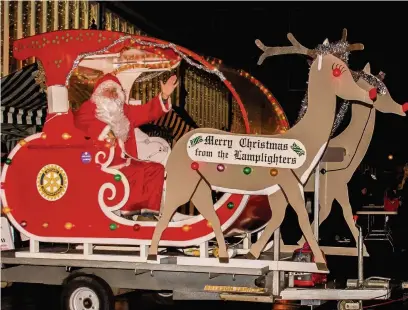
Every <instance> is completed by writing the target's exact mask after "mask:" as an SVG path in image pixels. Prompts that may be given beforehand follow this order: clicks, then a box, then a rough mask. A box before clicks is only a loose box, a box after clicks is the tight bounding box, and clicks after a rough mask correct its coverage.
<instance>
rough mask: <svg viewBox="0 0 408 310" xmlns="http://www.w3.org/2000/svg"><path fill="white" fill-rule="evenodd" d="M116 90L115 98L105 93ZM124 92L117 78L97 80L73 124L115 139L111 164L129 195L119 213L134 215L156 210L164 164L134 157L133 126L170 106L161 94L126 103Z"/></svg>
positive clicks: (101, 137)
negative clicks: (128, 189) (118, 173)
mask: <svg viewBox="0 0 408 310" xmlns="http://www.w3.org/2000/svg"><path fill="white" fill-rule="evenodd" d="M112 89H114V90H116V94H117V96H116V97H117V98H114V99H113V98H109V97H107V96H106V91H107V90H112ZM125 98H126V96H125V93H124V91H123V88H122V86H121V84H120V82H119V80H118V79H117V78H116V77H115V76H114V75H112V74H107V75H105V76H104V77H102V78H101V79H99V80H98V81H97V83H96V84H95V88H94V91H93V93H92V96H91V98H90V99H89V100H88V101H85V102H84V103H83V104H82V105H81V107H80V108H79V110H77V111H76V112H74V120H75V126H76V127H77V128H79V129H80V130H82V131H83V132H84V133H85V134H86V135H87V136H89V137H90V138H91V139H94V140H99V141H104V140H109V139H110V138H111V137H112V133H113V135H114V137H115V138H116V142H117V143H116V146H115V156H114V159H113V161H112V163H111V165H110V167H117V168H118V169H120V171H121V172H122V173H123V174H124V175H125V176H126V178H127V180H128V182H129V185H130V196H129V200H128V202H127V203H126V205H125V206H124V207H123V208H122V209H121V211H122V214H135V213H137V211H140V210H141V209H148V210H151V211H155V212H159V210H160V203H161V198H162V193H163V183H164V167H163V165H161V164H159V163H155V162H146V161H138V160H137V147H136V137H135V131H134V128H137V127H139V126H141V125H144V124H147V123H150V122H152V121H155V120H157V119H159V118H160V117H161V116H163V115H164V114H165V113H166V112H168V111H169V110H170V109H171V102H170V98H169V100H168V101H167V102H164V101H163V100H162V98H161V94H159V95H158V96H157V97H155V98H153V99H152V100H151V101H149V102H147V103H146V104H143V105H138V106H133V105H129V104H125V100H126V99H125Z"/></svg>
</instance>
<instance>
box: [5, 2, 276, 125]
mask: <svg viewBox="0 0 408 310" xmlns="http://www.w3.org/2000/svg"><path fill="white" fill-rule="evenodd" d="M98 6H99V4H98V3H97V2H92V1H68V0H61V1H51V0H44V1H35V2H34V4H33V3H31V2H30V1H16V2H13V3H10V5H9V11H8V17H9V18H8V25H7V26H9V29H10V30H9V33H10V37H9V38H7V39H8V45H9V46H12V44H13V41H14V40H16V39H18V38H20V37H25V36H30V35H34V34H37V33H42V32H49V31H54V30H62V29H78V28H79V29H88V28H89V26H90V25H91V21H92V19H94V20H95V23H96V24H99V23H100V22H101V21H99V20H98V10H99V7H98ZM104 19H105V21H104V22H105V25H104V26H105V29H106V30H111V31H121V32H127V33H129V34H137V35H144V33H141V31H140V30H138V29H137V27H135V25H133V24H131V23H129V22H127V21H126V20H124V19H122V18H120V17H119V16H117V15H115V14H114V13H112V12H110V11H109V10H106V11H105V16H104ZM3 22H5V21H3ZM33 22H34V25H33ZM2 26H3V27H1V28H2V37H1V39H2V43H3V41H4V39H5V38H4V35H3V28H4V26H5V24H3V25H2ZM34 61H35V60H34V59H29V60H26V61H24V62H18V61H17V60H15V59H14V58H13V57H12V52H11V49H10V48H9V64H10V66H9V70H8V71H9V72H13V71H15V70H17V69H19V68H21V67H23V66H25V65H28V64H31V63H33V62H34ZM210 63H212V64H213V65H220V64H222V61H221V60H219V59H215V58H214V59H211V60H210ZM2 69H3V67H2ZM2 71H3V70H2ZM39 71H41V67H40V70H39ZM4 73H5V72H2V74H3V75H4ZM174 73H176V74H178V75H179V74H180V72H179V69H177V70H176V71H172V72H164V73H162V74H160V75H159V76H156V77H152V78H149V79H146V80H143V81H139V82H138V83H135V85H134V87H133V90H132V97H134V98H135V99H137V100H141V101H142V102H147V101H148V100H150V99H151V98H153V97H154V96H155V95H157V93H158V92H159V91H160V80H166V79H167V78H168V77H169V76H170V75H171V74H174ZM41 75H42V74H37V77H36V79H37V81H38V82H40V83H42V84H44V78H43V77H41ZM184 80H185V83H184V84H185V90H186V92H187V97H186V104H185V109H186V111H187V112H188V113H189V115H190V116H191V117H192V118H193V120H194V121H195V122H196V123H197V125H198V126H200V127H213V128H219V129H225V128H227V127H228V124H229V123H230V120H229V108H228V107H229V91H228V89H227V88H226V87H225V85H224V84H223V83H222V82H221V81H219V80H218V79H214V77H213V76H212V75H211V74H209V73H207V72H203V71H202V70H197V69H195V68H193V67H191V66H187V69H186V70H185V78H184ZM95 81H96V79H89V78H87V77H86V76H84V75H81V74H79V73H78V74H75V75H74V77H73V82H74V83H79V85H80V87H75V88H73V89H72V91H71V93H72V92H78V94H70V102H71V104H72V105H73V106H78V105H79V104H80V103H81V102H82V101H83V99H84V98H83V97H84V96H86V95H87V94H90V92H91V91H92V88H93V84H94V83H95ZM251 81H252V80H251ZM81 85H82V87H81ZM261 90H262V89H261ZM265 94H266V95H267V96H268V94H269V93H265ZM173 96H174V97H173V98H172V100H173V103H174V104H175V105H178V104H179V102H180V97H179V96H180V86H179V87H178V89H177V91H176V92H175V93H174V94H173ZM269 98H272V99H274V98H273V97H268V99H269ZM86 99H87V98H86ZM272 99H271V100H272ZM232 112H233V114H232V115H233V119H232V120H231V124H232V128H231V129H232V131H234V132H245V128H244V122H243V118H242V115H241V111H240V109H239V106H238V103H237V102H236V101H235V99H233V102H232Z"/></svg>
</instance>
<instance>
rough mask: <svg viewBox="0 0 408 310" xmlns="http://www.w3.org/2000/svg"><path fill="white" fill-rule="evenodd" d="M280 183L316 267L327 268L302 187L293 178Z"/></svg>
mask: <svg viewBox="0 0 408 310" xmlns="http://www.w3.org/2000/svg"><path fill="white" fill-rule="evenodd" d="M280 185H281V187H282V190H283V191H284V193H285V194H286V197H287V199H288V203H289V204H290V205H291V206H292V208H293V209H294V210H295V212H296V214H297V216H298V221H299V226H300V228H301V229H302V232H303V235H304V236H305V238H306V241H307V242H308V243H309V246H310V248H311V249H312V252H313V255H314V257H315V262H316V265H317V268H319V270H327V266H326V261H325V259H324V257H323V253H322V251H321V250H320V248H319V245H318V244H317V241H316V238H315V236H314V235H313V230H312V226H311V225H310V222H309V216H308V214H307V211H306V208H305V199H304V194H303V187H302V186H301V185H300V184H299V183H298V182H297V181H296V180H293V179H289V180H288V181H287V182H286V183H281V184H280Z"/></svg>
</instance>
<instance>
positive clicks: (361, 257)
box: [356, 224, 364, 287]
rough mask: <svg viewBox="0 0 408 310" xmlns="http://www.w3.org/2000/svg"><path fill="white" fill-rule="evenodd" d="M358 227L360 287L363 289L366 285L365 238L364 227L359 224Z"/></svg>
mask: <svg viewBox="0 0 408 310" xmlns="http://www.w3.org/2000/svg"><path fill="white" fill-rule="evenodd" d="M356 227H357V228H358V244H357V248H358V286H359V287H361V286H362V285H363V283H364V253H363V249H364V247H363V245H364V236H363V229H362V227H361V226H360V225H358V224H356Z"/></svg>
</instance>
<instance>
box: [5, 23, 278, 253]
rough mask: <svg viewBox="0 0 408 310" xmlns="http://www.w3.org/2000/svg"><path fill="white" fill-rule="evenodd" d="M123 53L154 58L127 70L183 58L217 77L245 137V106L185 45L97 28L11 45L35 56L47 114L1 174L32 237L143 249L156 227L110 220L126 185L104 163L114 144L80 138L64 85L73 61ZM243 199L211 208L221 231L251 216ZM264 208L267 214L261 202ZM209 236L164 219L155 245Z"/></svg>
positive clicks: (12, 213)
mask: <svg viewBox="0 0 408 310" xmlns="http://www.w3.org/2000/svg"><path fill="white" fill-rule="evenodd" d="M129 49H131V50H135V51H139V52H140V51H141V52H143V53H148V55H150V56H151V57H153V58H152V60H153V61H152V62H151V64H150V65H149V66H146V65H144V66H143V69H141V68H140V67H141V66H140V65H132V66H130V67H129V70H132V69H135V68H138V70H139V71H138V72H141V70H144V72H146V71H160V70H161V71H163V70H169V69H171V68H174V67H176V66H177V65H178V64H179V63H180V61H181V60H182V59H184V60H186V61H188V62H190V63H195V64H196V66H197V67H198V68H201V69H204V70H206V71H207V72H211V73H214V74H215V75H218V77H220V78H221V79H222V80H223V82H224V83H225V85H226V86H227V87H228V88H229V90H230V91H231V93H232V94H233V96H234V97H235V99H236V100H237V102H238V104H239V105H240V107H241V111H242V114H243V118H244V122H245V126H246V130H247V132H249V124H248V120H247V116H246V113H245V109H244V108H243V105H242V102H241V100H240V98H239V96H238V94H237V92H236V91H235V90H234V88H233V86H232V85H231V83H230V82H228V81H227V80H226V79H225V78H224V76H223V74H222V73H221V72H220V71H218V70H217V68H215V67H214V66H213V65H211V64H209V63H208V62H206V61H205V60H204V59H203V58H202V57H200V56H198V55H196V54H194V53H192V52H191V51H188V50H187V49H185V48H182V47H179V46H176V45H174V44H171V43H168V42H164V41H160V40H157V39H152V38H148V37H139V36H131V35H127V34H123V33H116V32H109V31H97V30H66V31H57V32H51V33H45V34H41V35H37V36H33V37H29V38H25V39H21V40H18V41H16V42H15V43H14V48H13V52H14V56H15V58H17V59H19V60H23V59H26V58H29V57H33V56H34V57H36V58H37V59H39V60H40V61H41V62H42V64H43V67H44V70H45V73H46V84H47V87H48V88H47V92H48V101H49V102H48V105H49V109H48V116H47V120H46V123H45V125H44V128H43V132H42V133H39V134H35V135H32V136H29V137H27V138H26V139H24V140H22V141H20V143H19V144H18V145H17V146H16V147H15V148H14V149H13V151H12V152H11V153H10V155H9V160H8V162H7V165H6V166H5V167H4V169H3V172H2V176H1V182H2V191H1V197H2V202H3V206H4V208H3V211H4V212H5V213H6V214H7V216H8V218H9V220H10V221H11V222H12V224H13V225H14V226H15V227H16V228H17V229H18V230H19V231H20V232H21V233H23V234H24V235H26V236H28V237H29V238H30V239H31V240H35V241H42V242H64V243H90V244H121V245H125V244H126V245H131V244H138V245H148V244H150V240H151V236H152V234H153V231H154V228H155V225H156V222H146V221H132V220H128V219H125V218H122V217H120V216H118V215H116V213H115V211H118V210H120V209H121V207H123V205H124V204H125V203H126V201H127V199H128V197H129V184H128V182H127V180H126V178H125V177H124V175H123V174H121V172H120V171H119V170H117V169H112V168H110V166H109V165H110V162H111V160H112V156H113V147H112V146H111V145H109V144H108V145H106V144H105V143H101V142H99V141H93V140H90V139H87V138H86V137H85V136H84V133H83V132H81V131H80V130H78V129H77V128H76V127H75V126H74V122H73V115H72V113H71V111H70V109H69V104H68V95H67V88H66V86H67V85H68V80H69V77H70V76H71V74H72V73H73V72H74V70H75V69H77V67H78V66H79V65H80V63H81V64H82V63H84V62H87V63H88V64H91V63H96V64H100V63H101V62H100V61H101V59H104V58H106V57H111V58H112V57H113V58H115V57H116V58H117V57H119V56H118V55H120V54H121V53H123V51H125V50H129ZM152 55H153V56H152ZM116 58H115V59H116ZM157 59H159V61H158V60H157ZM191 59H193V60H191ZM98 61H99V62H98ZM105 69H106V68H105ZM106 70H108V69H106ZM108 71H109V70H108ZM248 199H249V196H247V195H237V194H224V195H223V197H222V198H221V199H220V200H219V201H218V202H217V203H216V204H215V205H214V207H215V209H216V213H217V215H218V217H219V219H220V222H221V225H222V229H223V231H225V232H228V231H229V232H231V231H232V232H233V231H234V230H233V228H234V223H235V226H236V225H237V220H238V219H240V220H239V221H238V222H242V219H243V217H244V218H248V217H249V216H250V215H248V214H246V213H243V211H244V210H245V209H246V207H247V202H248ZM259 199H260V198H258V200H259ZM255 202H256V204H255V205H256V207H254V206H251V208H250V209H247V211H246V212H248V210H249V212H251V210H254V208H257V207H262V200H260V201H257V200H255ZM266 210H267V212H270V211H269V206H268V205H266ZM268 216H270V213H269V214H268ZM267 220H268V218H266V219H264V221H262V224H263V223H264V222H265V221H267ZM238 226H239V225H238ZM258 228H259V225H258ZM252 230H253V229H252ZM241 231H242V230H241ZM213 237H214V233H213V230H212V227H211V225H209V224H208V223H207V221H206V220H205V219H204V218H203V217H202V216H201V215H198V216H192V217H189V218H186V219H182V220H180V221H177V222H171V223H170V225H169V227H168V228H167V229H166V230H165V232H164V234H163V236H162V238H161V242H160V244H161V245H164V246H192V245H199V244H203V243H204V242H206V241H208V240H210V239H212V238H213Z"/></svg>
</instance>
